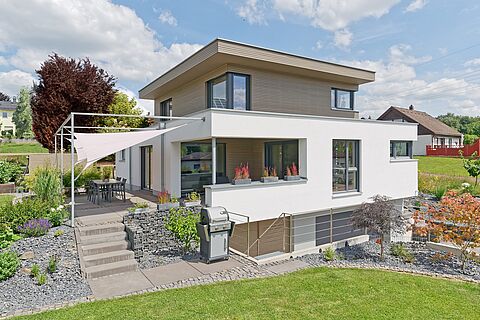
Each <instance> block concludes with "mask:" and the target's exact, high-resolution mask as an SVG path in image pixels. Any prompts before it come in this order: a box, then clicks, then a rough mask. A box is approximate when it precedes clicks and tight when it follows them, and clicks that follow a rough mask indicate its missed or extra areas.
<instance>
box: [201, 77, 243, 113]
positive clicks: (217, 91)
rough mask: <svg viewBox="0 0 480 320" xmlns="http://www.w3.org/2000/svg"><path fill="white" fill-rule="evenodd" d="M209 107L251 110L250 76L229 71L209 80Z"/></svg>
mask: <svg viewBox="0 0 480 320" xmlns="http://www.w3.org/2000/svg"><path fill="white" fill-rule="evenodd" d="M207 97H208V107H209V108H222V109H234V110H250V76H249V75H246V74H238V73H231V72H228V73H226V74H224V75H223V76H221V77H218V78H215V79H213V80H210V81H208V82H207Z"/></svg>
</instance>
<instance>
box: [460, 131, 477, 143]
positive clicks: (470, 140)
mask: <svg viewBox="0 0 480 320" xmlns="http://www.w3.org/2000/svg"><path fill="white" fill-rule="evenodd" d="M477 140H478V136H477V135H474V134H468V133H467V134H464V135H463V144H465V145H466V144H472V143H474V142H475V141H477Z"/></svg>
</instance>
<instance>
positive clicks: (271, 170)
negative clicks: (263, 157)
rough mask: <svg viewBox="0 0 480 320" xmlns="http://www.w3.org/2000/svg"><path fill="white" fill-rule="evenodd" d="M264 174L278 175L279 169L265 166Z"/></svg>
mask: <svg viewBox="0 0 480 320" xmlns="http://www.w3.org/2000/svg"><path fill="white" fill-rule="evenodd" d="M263 176H264V177H276V176H277V169H275V167H265V168H263Z"/></svg>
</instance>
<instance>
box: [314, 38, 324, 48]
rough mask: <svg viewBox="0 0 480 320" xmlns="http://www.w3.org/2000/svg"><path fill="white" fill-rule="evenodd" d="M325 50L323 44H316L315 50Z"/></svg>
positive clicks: (318, 42)
mask: <svg viewBox="0 0 480 320" xmlns="http://www.w3.org/2000/svg"><path fill="white" fill-rule="evenodd" d="M322 48H323V42H322V41H320V40H318V41H317V43H315V49H316V50H320V49H322Z"/></svg>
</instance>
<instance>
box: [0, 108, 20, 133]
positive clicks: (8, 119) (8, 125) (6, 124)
mask: <svg viewBox="0 0 480 320" xmlns="http://www.w3.org/2000/svg"><path fill="white" fill-rule="evenodd" d="M16 109H17V102H16V101H15V100H13V101H12V102H10V101H0V116H1V117H0V122H1V125H0V131H1V134H2V135H4V134H5V133H6V131H11V133H12V134H15V123H14V122H13V113H14V112H15V110H16Z"/></svg>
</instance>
